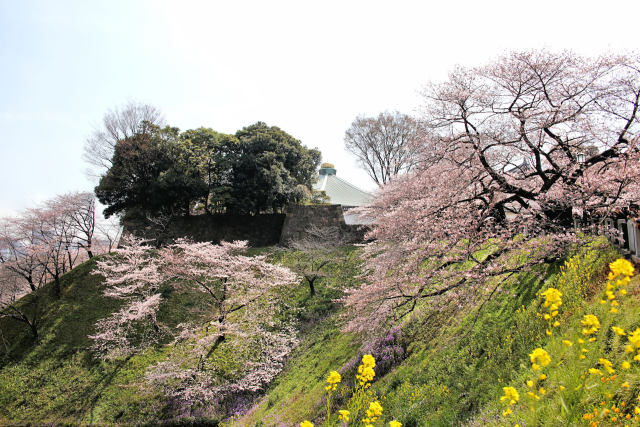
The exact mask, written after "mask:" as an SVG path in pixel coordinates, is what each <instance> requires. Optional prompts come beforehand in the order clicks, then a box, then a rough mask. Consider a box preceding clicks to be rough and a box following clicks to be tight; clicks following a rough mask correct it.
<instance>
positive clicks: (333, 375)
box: [324, 371, 342, 391]
mask: <svg viewBox="0 0 640 427" xmlns="http://www.w3.org/2000/svg"><path fill="white" fill-rule="evenodd" d="M340 381H342V377H341V376H340V374H339V373H338V372H336V371H331V372H329V376H328V377H327V383H328V384H327V386H326V387H325V388H324V389H325V390H327V391H335V389H336V388H337V387H338V384H339V383H340Z"/></svg>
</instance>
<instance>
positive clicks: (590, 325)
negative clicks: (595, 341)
mask: <svg viewBox="0 0 640 427" xmlns="http://www.w3.org/2000/svg"><path fill="white" fill-rule="evenodd" d="M580 323H582V326H584V328H582V335H593V334H595V333H596V332H598V329H600V321H599V320H598V318H597V317H596V316H594V315H593V314H585V315H584V317H583V318H582V321H581V322H580Z"/></svg>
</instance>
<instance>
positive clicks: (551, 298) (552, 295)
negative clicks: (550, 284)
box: [541, 288, 562, 335]
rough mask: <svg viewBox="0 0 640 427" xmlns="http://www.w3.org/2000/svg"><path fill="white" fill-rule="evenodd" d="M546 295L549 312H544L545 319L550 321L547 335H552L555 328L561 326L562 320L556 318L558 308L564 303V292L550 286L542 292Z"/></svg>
mask: <svg viewBox="0 0 640 427" xmlns="http://www.w3.org/2000/svg"><path fill="white" fill-rule="evenodd" d="M541 295H542V296H543V297H544V306H545V308H546V309H547V310H548V313H545V314H544V319H545V320H546V321H547V322H549V327H548V328H547V330H546V333H547V335H552V334H553V332H551V331H552V329H553V328H557V327H558V326H560V322H558V321H557V320H555V317H556V316H557V315H558V309H559V308H560V306H561V305H562V292H560V291H559V290H557V289H555V288H549V289H547V290H546V291H544V292H542V294H541Z"/></svg>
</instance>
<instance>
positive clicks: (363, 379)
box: [356, 354, 376, 388]
mask: <svg viewBox="0 0 640 427" xmlns="http://www.w3.org/2000/svg"><path fill="white" fill-rule="evenodd" d="M375 367H376V360H375V359H374V358H373V356H372V355H370V354H365V355H364V356H362V364H361V365H360V366H358V374H357V375H356V379H357V380H358V383H359V384H360V387H364V388H368V387H369V386H370V385H371V384H370V383H371V381H373V377H375V376H376V373H375V371H374V370H373V368H375Z"/></svg>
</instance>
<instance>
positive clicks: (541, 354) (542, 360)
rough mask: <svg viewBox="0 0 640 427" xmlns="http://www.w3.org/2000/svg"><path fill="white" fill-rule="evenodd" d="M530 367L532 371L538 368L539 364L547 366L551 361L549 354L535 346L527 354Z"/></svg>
mask: <svg viewBox="0 0 640 427" xmlns="http://www.w3.org/2000/svg"><path fill="white" fill-rule="evenodd" d="M529 358H530V360H531V364H532V368H533V370H534V371H537V370H538V369H540V366H547V365H548V364H549V363H551V356H549V353H547V352H546V351H545V350H544V349H542V348H536V349H535V350H533V351H532V352H531V353H530V354H529Z"/></svg>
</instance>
